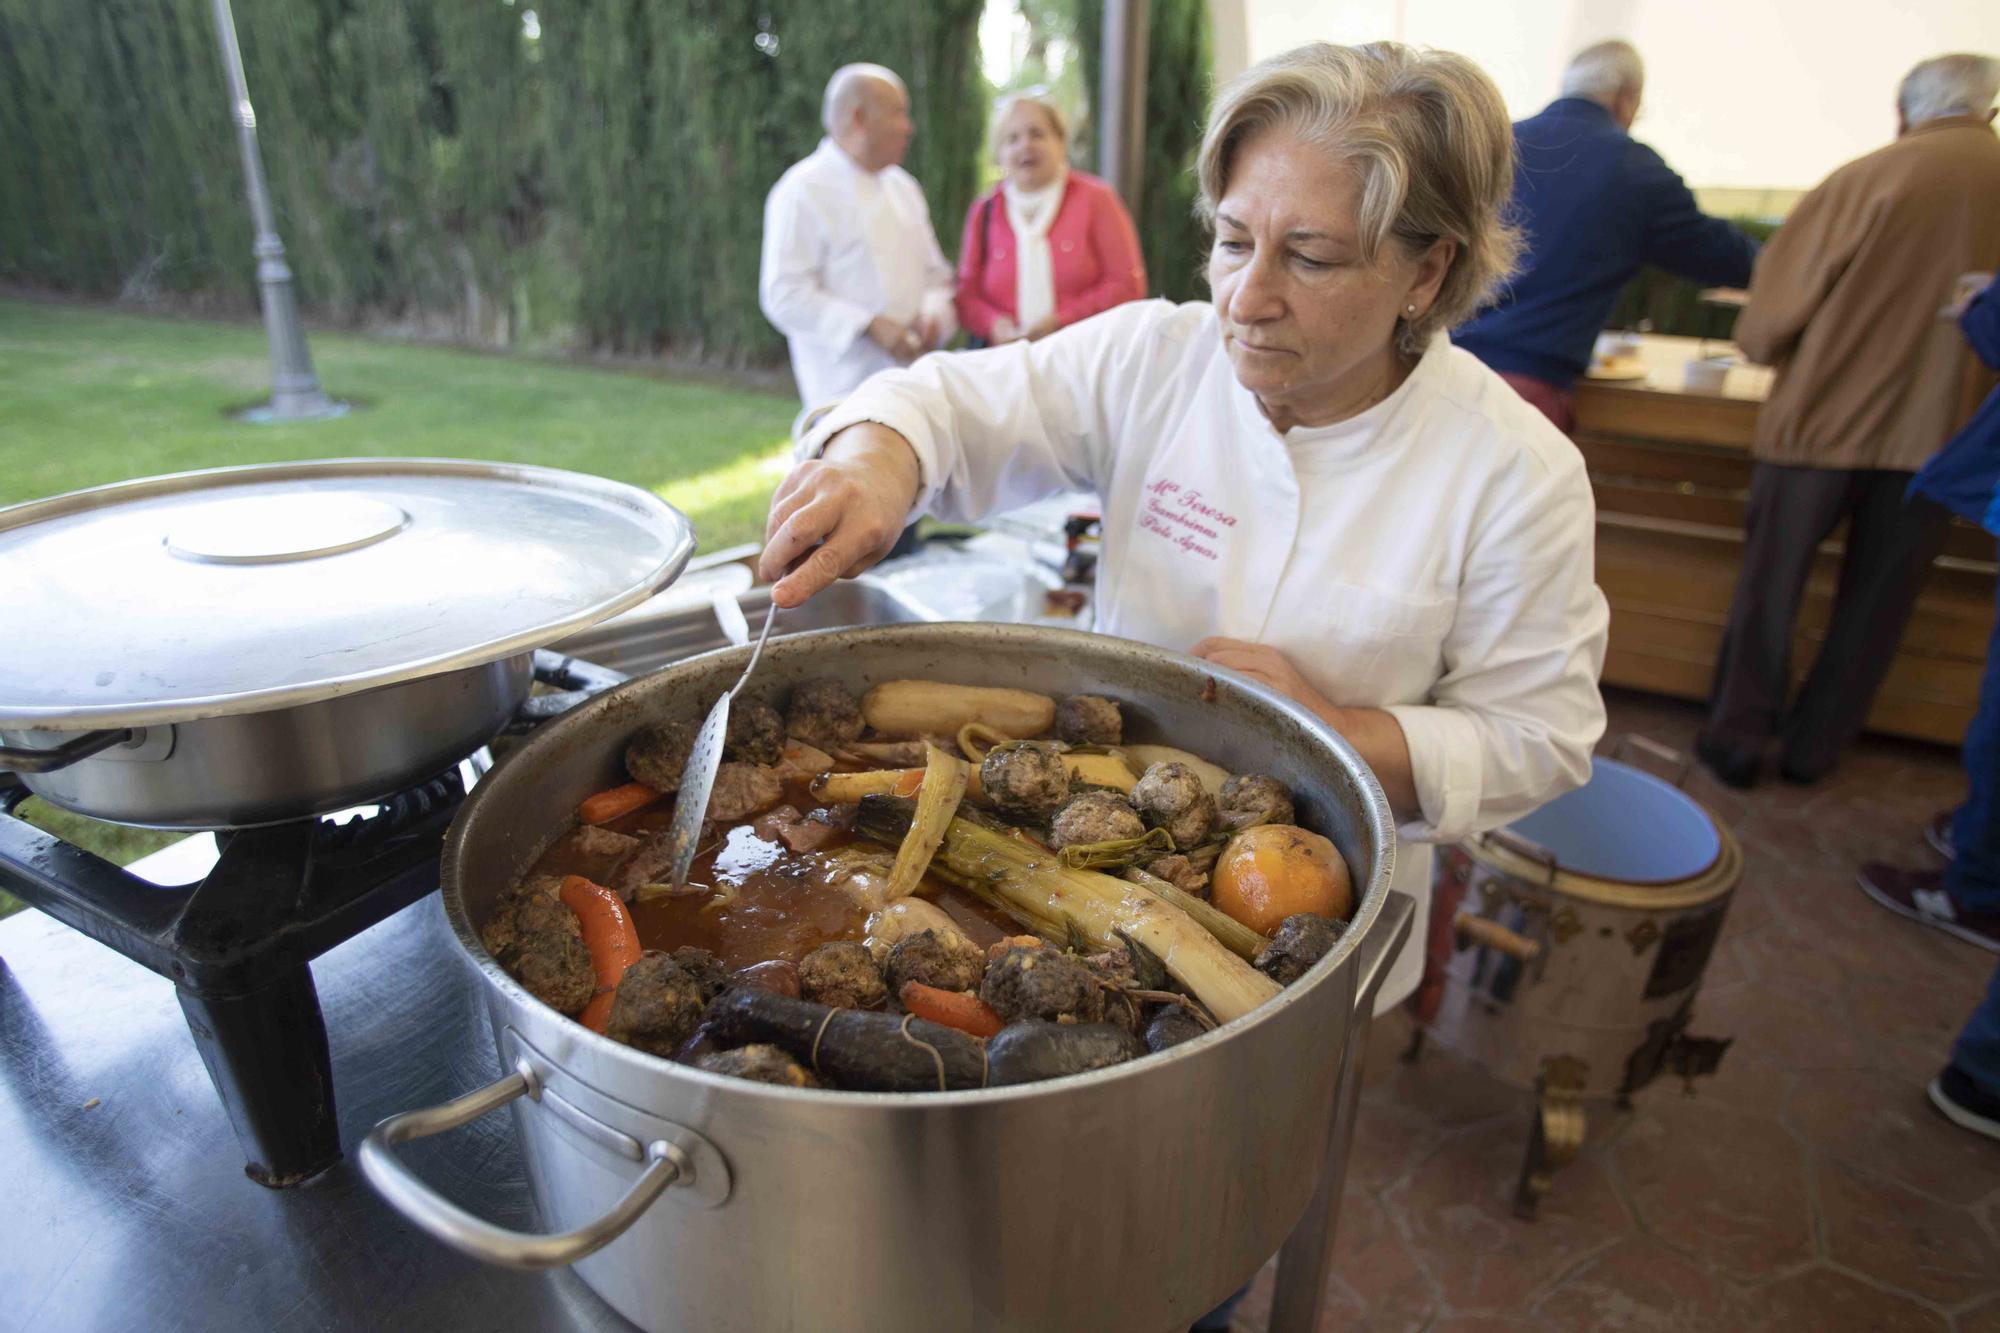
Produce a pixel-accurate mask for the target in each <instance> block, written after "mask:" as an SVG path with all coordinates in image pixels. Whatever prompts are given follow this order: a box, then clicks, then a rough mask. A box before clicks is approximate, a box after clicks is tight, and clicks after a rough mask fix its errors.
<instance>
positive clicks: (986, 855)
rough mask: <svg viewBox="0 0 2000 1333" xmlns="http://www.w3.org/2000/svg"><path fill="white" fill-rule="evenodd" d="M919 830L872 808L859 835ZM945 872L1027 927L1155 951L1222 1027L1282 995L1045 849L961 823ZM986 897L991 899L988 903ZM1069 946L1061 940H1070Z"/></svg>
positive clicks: (1190, 927) (1210, 945)
mask: <svg viewBox="0 0 2000 1333" xmlns="http://www.w3.org/2000/svg"><path fill="white" fill-rule="evenodd" d="M912 822H913V819H912V814H911V811H910V807H909V804H908V803H907V802H899V801H894V800H885V799H882V798H879V797H876V798H870V799H867V800H864V801H863V802H862V803H861V812H860V815H859V816H858V817H857V819H856V821H855V828H856V830H857V831H859V832H861V833H863V834H865V835H867V836H868V837H871V838H874V839H876V840H877V841H882V842H892V841H901V840H902V838H903V836H904V834H905V832H906V830H907V829H908V828H909V827H910V825H911V823H912ZM935 864H936V865H938V866H940V867H941V868H942V869H944V870H945V871H947V872H948V873H949V876H950V877H951V878H953V879H955V880H958V881H968V880H969V881H973V882H976V883H978V884H980V885H982V886H984V888H985V889H986V890H987V892H988V893H990V894H991V895H992V896H993V897H995V898H997V899H999V900H1001V901H1002V902H1004V903H1006V904H1007V905H1008V907H1009V909H1010V910H1015V911H1017V912H1018V917H1017V919H1022V920H1027V921H1032V922H1034V923H1037V924H1036V926H1035V928H1036V930H1037V933H1041V934H1044V935H1047V934H1049V933H1050V932H1049V930H1046V929H1043V927H1044V926H1048V927H1055V926H1056V923H1058V922H1060V923H1061V928H1062V929H1063V931H1064V932H1065V933H1067V930H1068V928H1069V927H1074V928H1075V930H1076V933H1078V934H1080V935H1082V936H1083V938H1084V939H1085V940H1087V941H1088V942H1089V944H1090V945H1091V947H1092V948H1094V949H1115V948H1118V947H1120V946H1121V945H1122V944H1123V943H1124V941H1123V940H1122V939H1121V938H1120V933H1121V932H1122V933H1123V934H1125V935H1129V936H1131V937H1132V938H1133V939H1135V940H1137V941H1138V942H1139V943H1141V944H1143V945H1145V946H1146V947H1147V948H1148V949H1150V950H1152V951H1153V953H1154V954H1155V955H1157V956H1158V957H1159V959H1160V961H1161V963H1163V964H1164V965H1165V966H1166V969H1167V972H1168V974H1169V975H1170V976H1172V977H1173V978H1174V980H1176V981H1178V982H1179V983H1180V984H1181V985H1182V986H1185V987H1186V988H1187V990H1188V991H1189V992H1190V993H1191V994H1192V995H1193V996H1194V997H1195V998H1196V999H1197V1000H1200V1001H1201V1002H1202V1003H1203V1004H1204V1005H1206V1006H1207V1007H1208V1010H1209V1012H1210V1013H1212V1014H1214V1015H1215V1017H1216V1019H1217V1021H1219V1022H1223V1023H1227V1022H1228V1021H1230V1020H1231V1019H1233V1018H1238V1017H1241V1016H1242V1015H1244V1014H1246V1013H1249V1012H1250V1011H1251V1010H1252V1009H1255V1008H1256V1007H1257V1006H1258V1005H1260V1004H1262V1003H1264V1002H1265V1001H1266V1000H1268V999H1270V998H1271V997H1273V996H1275V995H1276V994H1277V993H1278V983H1276V982H1275V981H1272V980H1271V979H1270V978H1269V977H1267V976H1265V975H1264V974H1263V973H1261V972H1258V971H1256V970H1255V969H1253V968H1252V967H1250V965H1249V964H1247V963H1245V962H1244V961H1243V960H1242V959H1241V958H1239V957H1237V956H1236V955H1235V954H1233V953H1232V952H1231V951H1230V950H1229V949H1227V948H1225V947H1224V946H1223V945H1222V944H1221V943H1220V942H1219V941H1218V940H1217V938H1216V937H1215V936H1214V935H1213V934H1211V933H1210V932H1209V931H1208V930H1207V929H1205V928H1204V927H1203V926H1201V925H1199V924H1197V923H1196V921H1195V920H1194V919H1193V918H1192V917H1191V916H1189V915H1188V914H1187V913H1186V912H1184V911H1182V910H1180V909H1179V908H1177V907H1173V906H1170V905H1169V904H1168V903H1167V902H1165V901H1164V900H1163V898H1162V896H1161V895H1159V894H1157V893H1155V892H1153V891H1151V890H1150V889H1149V888H1147V887H1145V886H1141V885H1138V884H1132V883H1128V882H1126V881H1124V880H1119V879H1113V878H1112V877H1111V876H1109V875H1103V874H1099V873H1097V872H1096V871H1094V870H1068V869H1065V868H1064V867H1063V866H1062V864H1061V863H1060V862H1058V861H1057V860H1056V858H1055V857H1054V856H1053V855H1052V854H1050V853H1049V852H1047V851H1045V850H1043V849H1042V848H1041V847H1039V846H1036V845H1035V844H1033V843H1031V842H1028V841H1026V840H1024V839H1022V838H1020V837H1018V836H1015V835H1012V834H1008V833H1001V832H997V831H995V830H993V829H991V828H988V827H985V826H983V825H981V824H978V823H974V822H973V821H972V820H969V819H954V820H952V821H951V825H950V827H949V828H948V829H947V830H946V832H945V835H944V839H943V841H942V842H941V843H940V844H939V846H938V851H937V857H936V862H935ZM982 896H983V895H982ZM1061 937H1062V936H1060V935H1059V936H1057V938H1061Z"/></svg>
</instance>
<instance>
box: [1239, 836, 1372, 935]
mask: <svg viewBox="0 0 2000 1333" xmlns="http://www.w3.org/2000/svg"><path fill="white" fill-rule="evenodd" d="M1210 898H1211V900H1212V901H1213V902H1214V903H1215V905H1216V906H1217V907H1219V908H1221V909H1222V910H1223V911H1224V912H1226V913H1228V914H1229V915H1230V916H1231V917H1233V918H1235V919H1236V920H1238V921H1241V922H1242V923H1243V924H1244V925H1246V926H1248V927H1250V929H1252V930H1254V931H1256V932H1258V933H1259V934H1261V935H1269V934H1270V933H1271V932H1272V931H1274V930H1276V929H1277V928H1278V927H1279V925H1280V924H1282V923H1283V921H1284V919H1285V918H1286V917H1288V916H1291V915H1292V914H1293V913H1295V912H1311V913H1312V914H1313V915H1315V916H1323V917H1328V918H1331V919H1333V920H1337V921H1340V920H1345V919H1347V917H1349V916H1350V915H1352V914H1353V912H1354V882H1353V880H1352V878H1351V877H1350V876H1349V874H1348V871H1347V862H1346V861H1345V860H1344V859H1342V857H1341V855H1340V849H1339V848H1338V847H1335V846H1334V845H1333V843H1332V842H1330V841H1328V840H1327V839H1325V838H1323V837H1321V836H1320V835H1319V834H1317V833H1313V832H1310V831H1308V830H1306V829H1302V828H1296V827H1294V826H1293V825H1290V824H1259V825H1257V826H1256V827H1255V828H1248V829H1245V830H1243V832H1241V833H1239V834H1237V835H1236V836H1235V837H1233V838H1231V839H1230V840H1229V845H1228V846H1227V847H1224V848H1223V849H1222V855H1221V857H1219V858H1218V859H1217V860H1216V863H1215V879H1214V882H1213V884H1212V886H1211V888H1210Z"/></svg>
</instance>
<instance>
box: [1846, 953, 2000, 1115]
mask: <svg viewBox="0 0 2000 1333" xmlns="http://www.w3.org/2000/svg"><path fill="white" fill-rule="evenodd" d="M1986 980H1987V979H1986V978H1985V977H1981V978H1980V979H1979V980H1978V981H1976V982H1974V981H1972V980H1970V979H1969V978H1967V977H1965V976H1964V975H1962V974H1961V975H1958V976H1953V975H1951V974H1950V973H1948V972H1945V971H1942V970H1933V971H1931V972H1928V973H1925V974H1921V975H1915V976H1872V977H1871V976H1856V977H1852V978H1850V979H1849V981H1848V987H1847V998H1846V1002H1845V1006H1844V1007H1845V1012H1846V1014H1847V1018H1848V1021H1849V1022H1851V1023H1852V1024H1853V1025H1854V1029H1855V1031H1856V1033H1857V1034H1859V1035H1860V1036H1861V1038H1862V1040H1863V1043H1864V1045H1865V1046H1866V1047H1867V1048H1868V1050H1869V1051H1870V1052H1871V1055H1872V1058H1871V1063H1872V1064H1874V1065H1875V1066H1876V1067H1877V1068H1880V1069H1884V1070H1895V1071H1897V1072H1899V1073H1901V1074H1903V1075H1904V1077H1905V1081H1906V1082H1909V1083H1915V1084H1916V1085H1917V1086H1918V1087H1919V1088H1921V1087H1923V1086H1924V1085H1925V1084H1927V1083H1929V1082H1930V1080H1931V1077H1932V1076H1933V1075H1935V1074H1936V1073H1937V1071H1938V1070H1939V1069H1941V1068H1943V1067H1944V1064H1945V1061H1947V1060H1948V1059H1950V1057H1951V1044H1952V1042H1953V1041H1954V1040H1956V1039H1957V1037H1958V1030H1959V1029H1960V1028H1961V1027H1963V1026H1964V1025H1965V1020H1966V1018H1967V1017H1968V1016H1969V1015H1970V1014H1971V1013H1972V1010H1973V1008H1974V1006H1975V1005H1977V1004H1978V1002H1979V1000H1980V998H1981V997H1982V996H1983V995H1984V994H1985V992H1986Z"/></svg>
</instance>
